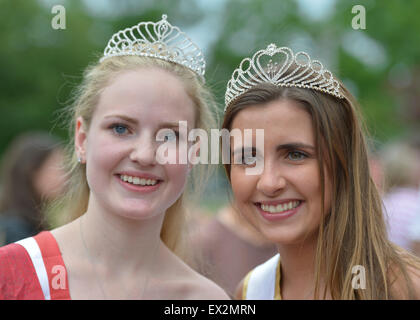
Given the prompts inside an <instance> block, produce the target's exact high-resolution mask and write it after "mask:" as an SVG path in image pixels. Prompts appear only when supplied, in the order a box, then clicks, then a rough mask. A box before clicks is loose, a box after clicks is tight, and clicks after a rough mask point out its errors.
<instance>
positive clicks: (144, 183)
mask: <svg viewBox="0 0 420 320" xmlns="http://www.w3.org/2000/svg"><path fill="white" fill-rule="evenodd" d="M120 179H121V180H122V181H125V182H129V183H132V184H137V185H141V186H154V185H155V184H156V183H157V180H154V179H140V178H139V177H132V176H127V175H120Z"/></svg>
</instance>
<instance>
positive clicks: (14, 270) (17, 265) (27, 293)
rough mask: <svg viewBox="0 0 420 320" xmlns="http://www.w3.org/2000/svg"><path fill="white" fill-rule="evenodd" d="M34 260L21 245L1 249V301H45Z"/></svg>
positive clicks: (14, 244)
mask: <svg viewBox="0 0 420 320" xmlns="http://www.w3.org/2000/svg"><path fill="white" fill-rule="evenodd" d="M44 299H45V297H44V294H43V292H42V290H41V286H40V283H39V281H38V277H37V274H36V271H35V268H34V266H33V264H32V260H31V258H30V256H29V254H28V252H27V251H26V250H25V248H24V247H22V246H21V245H19V244H16V243H11V244H9V245H7V246H4V247H1V248H0V300H44Z"/></svg>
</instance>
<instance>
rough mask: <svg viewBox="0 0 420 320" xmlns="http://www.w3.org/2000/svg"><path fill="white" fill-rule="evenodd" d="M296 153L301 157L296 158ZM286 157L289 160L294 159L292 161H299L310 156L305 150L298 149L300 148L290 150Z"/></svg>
mask: <svg viewBox="0 0 420 320" xmlns="http://www.w3.org/2000/svg"><path fill="white" fill-rule="evenodd" d="M292 155H293V157H291V156H292ZM296 155H298V156H299V158H296V157H295V156H296ZM286 157H287V158H288V159H289V160H292V161H299V160H303V159H306V158H308V154H306V153H305V152H302V151H298V150H290V151H288V152H287V155H286Z"/></svg>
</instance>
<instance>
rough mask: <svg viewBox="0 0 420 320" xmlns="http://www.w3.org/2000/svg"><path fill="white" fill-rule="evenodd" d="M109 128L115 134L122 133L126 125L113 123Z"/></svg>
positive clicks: (125, 129)
mask: <svg viewBox="0 0 420 320" xmlns="http://www.w3.org/2000/svg"><path fill="white" fill-rule="evenodd" d="M111 128H112V130H113V131H114V132H115V133H116V134H117V135H124V134H126V133H127V127H126V126H124V125H122V124H114V125H112V126H111Z"/></svg>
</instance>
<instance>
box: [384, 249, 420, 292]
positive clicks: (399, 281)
mask: <svg viewBox="0 0 420 320" xmlns="http://www.w3.org/2000/svg"><path fill="white" fill-rule="evenodd" d="M404 256H405V257H404V258H405V260H406V264H405V268H406V271H407V276H408V280H409V282H410V285H411V287H412V291H413V295H414V297H409V296H408V287H407V281H406V278H405V277H404V275H403V273H402V272H401V270H399V269H398V268H393V269H392V275H393V276H392V279H391V292H392V295H393V297H395V298H396V299H411V298H414V299H416V300H420V260H419V259H418V258H416V257H413V256H410V255H409V254H406V255H404Z"/></svg>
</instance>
